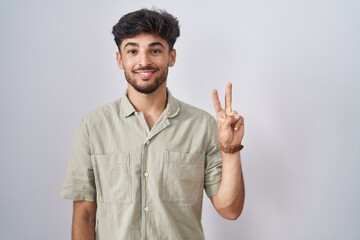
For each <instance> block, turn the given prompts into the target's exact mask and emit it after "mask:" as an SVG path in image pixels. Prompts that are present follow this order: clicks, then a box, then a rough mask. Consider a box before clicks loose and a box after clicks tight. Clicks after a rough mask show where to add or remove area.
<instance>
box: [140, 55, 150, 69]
mask: <svg viewBox="0 0 360 240" xmlns="http://www.w3.org/2000/svg"><path fill="white" fill-rule="evenodd" d="M150 64H151V60H150V57H149V55H148V54H147V53H145V52H144V53H141V54H139V65H140V66H147V65H150Z"/></svg>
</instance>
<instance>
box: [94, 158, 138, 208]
mask: <svg viewBox="0 0 360 240" xmlns="http://www.w3.org/2000/svg"><path fill="white" fill-rule="evenodd" d="M91 161H92V165H93V169H94V175H95V184H96V192H97V201H100V202H116V203H122V204H130V203H131V202H132V199H131V174H130V158H129V154H124V153H118V154H110V155H93V156H92V157H91Z"/></svg>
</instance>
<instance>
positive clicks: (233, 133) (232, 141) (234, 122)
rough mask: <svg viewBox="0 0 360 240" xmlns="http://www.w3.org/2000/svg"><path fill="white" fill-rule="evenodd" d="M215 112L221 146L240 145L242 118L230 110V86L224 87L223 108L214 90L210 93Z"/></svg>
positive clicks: (242, 132) (242, 128) (242, 131)
mask: <svg viewBox="0 0 360 240" xmlns="http://www.w3.org/2000/svg"><path fill="white" fill-rule="evenodd" d="M212 98H213V103H214V108H215V111H216V118H217V128H218V135H219V141H220V143H221V144H222V145H223V146H228V145H237V144H241V141H242V139H243V137H244V118H243V117H242V116H240V115H239V114H238V113H237V112H236V111H233V110H232V108H231V104H232V84H231V83H228V84H227V85H226V93H225V108H222V106H221V103H220V100H219V94H218V92H217V90H216V89H214V90H213V93H212Z"/></svg>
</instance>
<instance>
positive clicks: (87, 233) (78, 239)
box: [72, 202, 96, 240]
mask: <svg viewBox="0 0 360 240" xmlns="http://www.w3.org/2000/svg"><path fill="white" fill-rule="evenodd" d="M80 204H81V203H74V214H73V222H72V240H95V222H96V208H95V207H94V206H91V208H89V207H88V206H85V207H86V208H83V207H84V204H87V205H88V203H87V202H83V203H82V205H83V206H79V205H80ZM76 205H78V206H77V207H75V206H76ZM89 209H90V210H89Z"/></svg>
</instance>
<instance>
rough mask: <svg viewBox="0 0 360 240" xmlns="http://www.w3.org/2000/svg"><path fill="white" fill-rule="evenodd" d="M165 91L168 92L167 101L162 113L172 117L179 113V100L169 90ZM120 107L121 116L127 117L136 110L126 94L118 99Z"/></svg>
mask: <svg viewBox="0 0 360 240" xmlns="http://www.w3.org/2000/svg"><path fill="white" fill-rule="evenodd" d="M167 93H168V102H167V106H166V108H165V110H164V114H165V115H166V116H167V117H168V118H173V117H175V116H176V115H177V114H178V113H179V111H180V104H179V101H178V100H177V99H176V98H174V97H173V95H172V94H171V93H170V91H169V90H167ZM120 109H121V110H120V111H121V116H122V117H123V118H127V117H129V116H130V115H132V114H133V113H135V112H136V110H135V108H134V106H133V105H132V104H131V102H130V100H129V98H128V96H127V94H125V95H124V96H123V97H122V98H121V100H120Z"/></svg>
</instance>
